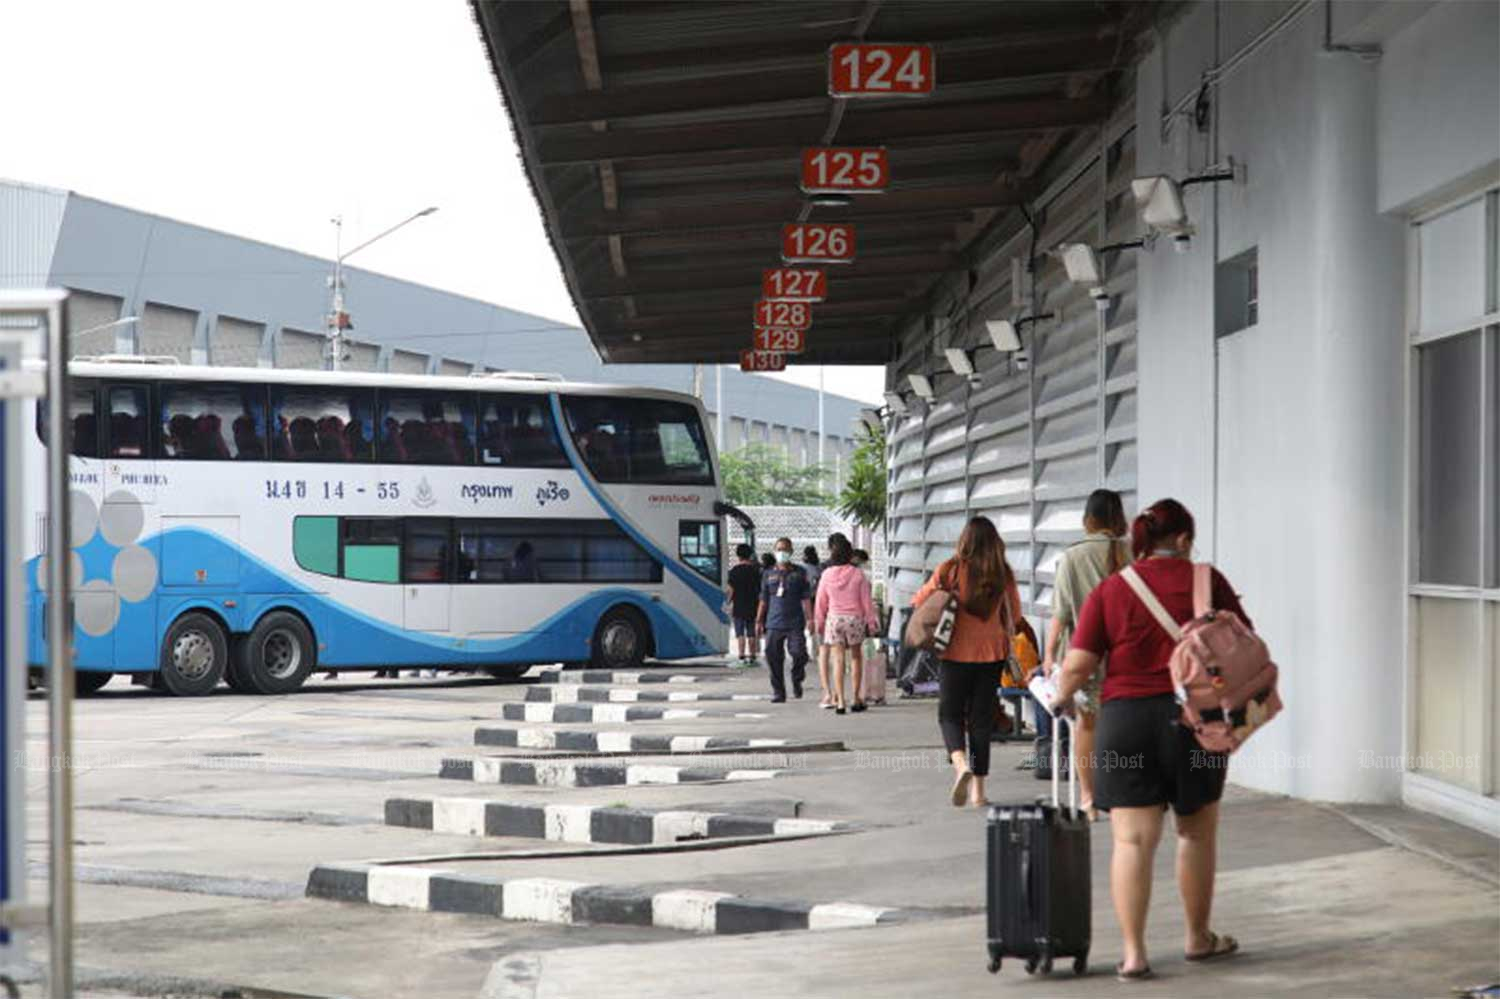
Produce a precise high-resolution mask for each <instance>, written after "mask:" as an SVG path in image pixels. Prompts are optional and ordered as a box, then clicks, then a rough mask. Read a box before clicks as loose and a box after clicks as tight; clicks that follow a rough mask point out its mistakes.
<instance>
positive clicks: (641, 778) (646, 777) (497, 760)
mask: <svg viewBox="0 0 1500 999" xmlns="http://www.w3.org/2000/svg"><path fill="white" fill-rule="evenodd" d="M784 773H787V771H784V770H757V769H746V768H741V769H730V768H728V767H682V766H670V765H665V764H648V763H623V764H622V763H573V762H569V761H563V760H513V759H507V758H505V757H501V756H472V757H461V758H454V757H449V758H446V759H444V760H443V764H442V769H441V770H440V771H439V772H438V776H439V777H442V778H445V779H447V780H467V781H473V782H474V783H476V784H520V785H525V786H528V787H608V786H612V785H619V784H629V785H635V784H691V783H698V782H703V781H741V780H770V779H771V778H773V777H779V776H781V775H782V774H784Z"/></svg>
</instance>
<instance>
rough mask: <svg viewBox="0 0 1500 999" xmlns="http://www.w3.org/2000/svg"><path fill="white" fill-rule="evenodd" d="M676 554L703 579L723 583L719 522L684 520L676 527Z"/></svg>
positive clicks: (718, 583) (716, 583)
mask: <svg viewBox="0 0 1500 999" xmlns="http://www.w3.org/2000/svg"><path fill="white" fill-rule="evenodd" d="M677 554H678V555H679V556H680V557H681V558H682V560H683V561H684V562H686V563H687V564H688V565H690V566H692V567H693V569H694V570H696V571H697V573H698V574H699V575H700V576H702V577H703V578H704V579H707V580H709V581H710V582H712V583H714V584H715V585H722V584H723V582H724V579H723V575H722V566H721V565H720V564H719V522H718V521H716V520H684V521H682V522H681V523H679V524H678V525H677Z"/></svg>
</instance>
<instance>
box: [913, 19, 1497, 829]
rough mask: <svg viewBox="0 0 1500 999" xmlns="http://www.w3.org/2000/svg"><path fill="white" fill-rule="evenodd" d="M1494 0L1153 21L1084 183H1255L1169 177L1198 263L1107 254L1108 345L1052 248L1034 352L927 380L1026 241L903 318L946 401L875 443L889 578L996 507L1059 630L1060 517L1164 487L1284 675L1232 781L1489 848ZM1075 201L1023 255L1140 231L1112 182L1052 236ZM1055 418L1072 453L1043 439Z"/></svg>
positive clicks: (989, 359) (1160, 248)
mask: <svg viewBox="0 0 1500 999" xmlns="http://www.w3.org/2000/svg"><path fill="white" fill-rule="evenodd" d="M1497 10H1500V8H1497V6H1496V5H1494V4H1487V3H1483V4H1481V3H1417V4H1407V3H1351V4H1334V5H1333V7H1332V11H1333V14H1332V24H1331V25H1326V24H1325V13H1326V7H1325V5H1323V4H1296V3H1231V2H1220V3H1213V2H1206V3H1201V4H1193V5H1188V6H1187V7H1186V8H1185V12H1184V13H1183V15H1182V16H1181V17H1179V18H1178V19H1176V20H1175V21H1173V22H1171V23H1170V24H1168V25H1165V26H1164V27H1163V28H1162V30H1161V31H1160V32H1158V33H1157V35H1156V37H1154V38H1152V39H1149V45H1150V50H1149V51H1148V53H1147V54H1146V56H1145V57H1144V60H1143V61H1142V62H1141V63H1140V64H1139V65H1138V66H1137V67H1136V78H1135V83H1134V107H1133V109H1132V110H1131V111H1129V114H1130V116H1131V124H1132V125H1133V127H1132V128H1129V129H1128V130H1126V131H1121V129H1120V125H1119V123H1118V122H1116V123H1114V124H1112V125H1111V126H1109V127H1108V128H1106V129H1105V130H1104V133H1105V134H1104V136H1103V140H1102V141H1103V142H1104V144H1105V145H1106V147H1107V148H1109V149H1110V150H1111V152H1110V153H1109V154H1107V155H1106V156H1105V157H1104V161H1105V163H1106V167H1105V173H1106V177H1105V179H1104V180H1102V181H1101V180H1100V178H1099V176H1098V174H1097V173H1095V174H1093V175H1092V178H1093V179H1092V181H1091V184H1092V187H1093V189H1095V190H1098V189H1099V187H1100V185H1101V183H1102V184H1103V185H1104V190H1105V191H1106V192H1108V191H1113V190H1117V188H1116V187H1115V185H1116V184H1117V183H1119V184H1125V185H1128V181H1129V178H1130V177H1131V176H1133V175H1134V176H1141V175H1152V174H1159V173H1164V174H1168V175H1171V176H1173V177H1177V178H1182V177H1185V176H1189V175H1192V174H1195V173H1198V172H1202V171H1203V170H1205V168H1207V167H1208V166H1209V165H1211V164H1214V163H1216V162H1221V161H1223V160H1225V159H1226V158H1228V157H1233V159H1234V160H1235V161H1236V163H1239V164H1243V166H1244V169H1245V178H1244V182H1243V183H1235V184H1228V183H1226V184H1218V185H1200V186H1194V187H1190V188H1189V189H1188V190H1187V192H1186V201H1187V207H1188V211H1189V214H1190V216H1191V218H1192V220H1193V222H1194V223H1195V225H1196V226H1197V233H1196V236H1195V238H1194V239H1193V242H1192V245H1191V247H1190V249H1189V251H1188V252H1187V253H1185V254H1176V253H1173V252H1172V250H1171V249H1170V248H1169V247H1168V246H1167V245H1165V244H1164V243H1163V244H1158V245H1157V247H1156V248H1155V250H1154V252H1151V253H1144V252H1140V251H1127V252H1125V253H1122V254H1119V255H1116V256H1114V257H1113V258H1112V259H1108V265H1109V277H1110V284H1111V291H1112V295H1113V301H1114V304H1113V305H1112V308H1111V311H1110V313H1109V314H1108V317H1107V320H1106V323H1105V331H1106V332H1105V338H1106V342H1105V343H1104V344H1103V346H1102V352H1103V360H1102V362H1095V361H1094V360H1093V359H1092V358H1091V357H1089V356H1087V351H1086V350H1084V349H1083V347H1082V346H1081V345H1080V344H1081V341H1080V342H1075V341H1074V340H1073V338H1074V337H1081V336H1082V334H1080V333H1077V332H1073V331H1074V330H1075V329H1077V328H1079V327H1076V326H1075V323H1077V322H1079V321H1080V320H1078V318H1077V316H1076V312H1077V311H1078V309H1077V306H1074V307H1073V309H1072V310H1070V308H1069V305H1068V300H1067V296H1069V295H1076V294H1078V292H1077V291H1076V290H1069V289H1068V288H1067V287H1066V286H1065V285H1063V283H1062V277H1063V276H1062V272H1061V268H1060V266H1059V265H1058V264H1057V263H1056V262H1055V261H1052V260H1046V261H1044V262H1043V263H1041V265H1040V268H1039V275H1038V276H1039V282H1038V288H1039V296H1040V298H1041V299H1042V301H1041V307H1040V308H1039V309H1038V310H1037V311H1043V312H1045V311H1052V310H1054V307H1055V306H1058V305H1061V311H1062V317H1061V321H1060V322H1059V321H1056V320H1052V321H1048V322H1047V323H1043V324H1041V325H1039V326H1037V327H1036V328H1035V329H1034V330H1033V331H1032V333H1033V335H1034V337H1035V343H1034V345H1033V355H1034V363H1033V367H1032V371H1031V372H1030V373H1027V374H1018V373H1015V372H1013V371H1010V370H1009V369H1007V368H1006V367H1005V365H1006V364H1007V362H1006V361H1005V360H1004V359H1003V358H1002V356H1001V355H998V354H996V353H994V352H992V351H981V354H980V358H981V360H980V364H979V367H980V368H981V369H986V370H984V372H983V377H982V381H981V384H980V385H979V386H978V387H977V388H976V387H971V386H969V385H968V384H967V382H966V380H964V379H962V378H959V377H958V376H956V375H952V374H943V372H945V371H946V370H947V368H946V365H945V364H944V362H943V360H942V354H941V351H940V348H941V347H942V346H947V345H950V344H952V343H958V342H961V343H964V344H966V345H974V344H978V343H983V342H984V333H983V330H982V327H981V326H979V325H976V322H975V320H979V319H982V318H984V317H986V316H1001V315H1014V314H1015V312H1016V310H1013V309H1012V308H1011V307H1010V298H1009V295H1008V292H1007V293H1002V294H999V295H998V296H994V295H993V294H992V293H993V292H994V290H995V289H996V288H997V287H999V286H1001V285H1004V284H1005V282H1006V280H1007V274H1008V268H1009V259H1008V258H1009V257H1011V256H1015V255H1018V254H1022V253H1023V252H1024V251H1023V249H1021V248H1022V247H1023V243H1022V242H1021V240H1022V237H1023V235H1024V233H1022V232H1018V233H1015V234H1014V236H1013V238H1012V239H1011V242H1010V244H1009V245H1008V246H1001V247H997V248H995V249H994V250H993V252H991V253H990V254H989V255H988V256H987V257H985V258H984V259H982V260H981V261H980V264H979V268H978V273H979V279H978V282H977V283H976V284H975V285H974V288H973V290H972V291H969V290H968V289H967V285H966V282H965V281H964V280H963V279H962V278H960V279H957V280H956V282H955V283H956V285H957V287H956V288H955V291H954V294H953V296H952V304H951V305H950V304H948V303H939V305H938V306H937V307H936V308H934V309H933V310H932V313H933V315H934V317H935V318H934V319H933V320H931V322H930V324H929V326H928V327H927V328H924V329H914V330H910V331H908V332H907V336H906V337H905V338H904V340H903V351H902V356H901V359H900V360H899V361H898V362H897V363H896V364H894V365H893V366H892V367H891V369H890V379H889V384H890V386H891V387H892V388H899V389H901V390H903V391H909V390H908V389H907V385H906V384H905V375H906V373H907V372H908V371H922V372H925V373H927V374H929V375H933V374H934V373H935V374H936V378H935V381H936V384H937V388H938V398H937V400H936V401H935V402H934V404H933V405H931V406H930V407H918V408H919V409H922V410H923V412H921V413H920V414H915V415H912V416H908V417H907V418H905V419H902V420H898V422H897V429H896V431H895V433H894V435H893V443H892V458H893V472H892V476H893V501H892V510H891V514H892V524H893V538H894V539H895V540H896V542H897V546H896V549H895V551H894V553H893V555H894V565H895V569H894V570H893V571H894V573H895V576H896V580H897V590H898V591H903V590H904V591H906V592H909V591H910V590H911V589H912V588H914V587H915V585H916V584H917V583H918V581H919V580H920V579H921V577H922V575H923V573H925V572H926V571H928V570H929V569H930V568H931V567H932V565H934V564H935V563H936V562H937V561H938V560H939V559H941V558H942V557H944V556H946V555H947V554H948V552H949V551H950V550H951V545H952V539H953V538H954V537H955V535H956V530H957V528H958V527H959V526H960V525H961V522H962V519H963V517H964V516H966V515H968V514H972V513H986V514H989V515H990V516H992V517H994V518H995V519H996V521H997V523H998V524H999V525H1000V526H1001V528H1002V531H1003V532H1004V535H1005V537H1006V540H1007V544H1008V545H1009V546H1010V551H1011V554H1012V560H1013V562H1014V563H1015V564H1016V566H1017V568H1018V570H1020V574H1021V576H1022V579H1023V582H1024V583H1025V584H1027V585H1028V586H1029V593H1028V595H1029V597H1030V601H1031V611H1032V612H1033V613H1034V614H1036V615H1037V616H1038V617H1043V616H1045V613H1046V610H1047V604H1048V603H1049V600H1050V575H1049V569H1050V566H1051V565H1052V564H1053V563H1054V562H1055V557H1056V551H1057V545H1058V544H1060V543H1065V542H1066V541H1067V540H1068V539H1069V537H1070V536H1069V535H1061V534H1054V533H1053V532H1054V531H1055V530H1060V529H1064V528H1070V529H1074V530H1076V528H1077V526H1078V518H1077V507H1076V504H1077V503H1078V502H1079V499H1078V497H1080V496H1081V494H1082V492H1084V491H1086V490H1085V486H1087V487H1089V488H1092V487H1093V486H1094V485H1097V484H1107V485H1110V486H1112V487H1113V488H1117V489H1120V490H1121V491H1122V492H1125V493H1126V502H1127V508H1128V511H1129V512H1130V513H1132V514H1134V512H1135V511H1136V510H1137V509H1138V507H1139V506H1140V505H1142V504H1143V503H1148V502H1150V501H1153V500H1155V499H1158V498H1161V497H1163V496H1175V497H1176V498H1178V499H1180V500H1182V501H1183V502H1184V503H1186V504H1187V505H1188V507H1189V508H1190V509H1192V510H1193V512H1194V513H1195V515H1196V517H1197V522H1198V538H1197V556H1198V557H1199V558H1203V559H1212V560H1213V561H1214V562H1215V563H1216V564H1218V565H1219V566H1220V567H1221V568H1222V569H1223V570H1224V572H1225V573H1226V575H1227V576H1228V577H1229V579H1230V580H1231V581H1232V582H1233V583H1234V585H1235V586H1236V588H1237V589H1238V590H1239V591H1240V592H1241V594H1242V595H1243V598H1244V602H1245V606H1246V608H1247V610H1248V612H1249V613H1250V614H1251V615H1252V616H1253V618H1254V620H1255V624H1256V626H1257V629H1258V630H1259V631H1260V632H1261V633H1262V634H1263V635H1264V636H1265V638H1266V639H1267V641H1268V642H1269V644H1270V647H1271V649H1272V651H1273V654H1274V655H1275V656H1276V658H1277V660H1278V662H1279V664H1280V665H1281V668H1282V677H1283V680H1282V683H1283V696H1284V698H1285V700H1286V704H1287V708H1286V711H1285V713H1284V715H1283V716H1282V717H1281V718H1279V719H1278V720H1277V721H1276V722H1275V723H1273V724H1272V725H1271V726H1269V727H1268V728H1267V729H1266V730H1265V731H1264V732H1262V733H1260V734H1258V735H1257V736H1256V737H1255V739H1254V740H1253V741H1252V742H1251V743H1250V745H1249V746H1247V747H1246V749H1245V750H1243V751H1242V752H1241V753H1240V754H1238V755H1237V756H1236V757H1235V758H1234V761H1233V764H1232V766H1231V769H1230V775H1231V779H1232V780H1234V781H1236V782H1238V783H1241V784H1245V785H1248V786H1251V787H1255V788H1260V789H1264V790H1268V791H1273V792H1282V793H1289V794H1294V795H1297V796H1299V797H1306V798H1313V799H1327V800H1335V801H1369V802H1390V801H1398V800H1404V801H1406V802H1408V803H1410V804H1413V805H1415V806H1418V807H1421V808H1424V809H1428V810H1433V811H1437V812H1439V813H1441V814H1444V815H1447V816H1449V817H1451V818H1454V819H1456V820H1459V821H1462V822H1465V823H1468V824H1470V825H1473V826H1476V827H1478V828H1482V829H1486V830H1488V831H1490V832H1492V833H1496V834H1500V801H1497V797H1496V793H1497V789H1500V731H1497V724H1500V723H1497V719H1500V489H1497V477H1500V416H1497V411H1500V115H1497V114H1496V108H1500V73H1497V71H1496V68H1495V67H1496V66H1497V65H1500V18H1497ZM1330 27H1331V33H1330V32H1329V28H1330ZM1330 40H1331V41H1332V43H1333V45H1334V46H1339V45H1378V46H1379V47H1380V55H1379V56H1378V57H1376V58H1362V57H1361V56H1360V55H1357V54H1354V53H1351V52H1349V51H1338V50H1332V51H1330V50H1329V49H1328V48H1327V47H1326V43H1327V42H1328V41H1330ZM1205 86H1206V88H1207V94H1206V96H1207V108H1208V118H1207V121H1206V122H1205V127H1204V128H1202V129H1201V130H1200V129H1199V128H1198V127H1197V126H1196V124H1195V122H1194V121H1193V120H1192V111H1193V109H1194V107H1195V105H1196V103H1197V97H1198V93H1199V91H1200V88H1203V87H1205ZM1164 111H1165V112H1166V113H1165V114H1164ZM1122 140H1124V141H1123V142H1122ZM1099 144H1100V139H1098V138H1096V139H1095V141H1094V143H1093V147H1094V148H1088V147H1087V146H1085V148H1081V149H1077V150H1070V151H1067V153H1066V155H1065V157H1064V161H1065V163H1066V164H1067V167H1066V168H1065V169H1064V170H1063V176H1064V177H1065V178H1066V177H1067V176H1068V175H1069V173H1070V172H1072V173H1076V172H1078V171H1084V172H1087V171H1090V170H1097V163H1098V152H1097V147H1098V146H1099ZM1115 150H1117V151H1115ZM1112 157H1113V159H1112ZM1116 170H1118V173H1116ZM1086 186H1087V185H1086ZM1067 199H1068V194H1067V193H1066V189H1065V190H1064V191H1062V192H1059V191H1058V190H1056V185H1054V190H1052V191H1049V193H1048V197H1047V198H1046V199H1044V200H1042V201H1041V202H1039V203H1038V204H1037V205H1035V206H1034V208H1036V209H1038V210H1039V211H1040V212H1041V219H1042V227H1043V235H1042V238H1041V239H1040V240H1039V242H1038V246H1039V248H1040V249H1041V250H1047V249H1049V248H1051V247H1053V246H1055V245H1056V244H1057V243H1058V242H1059V241H1061V240H1062V239H1064V238H1067V239H1070V240H1071V239H1073V238H1087V239H1088V241H1089V242H1092V243H1094V244H1095V245H1099V244H1101V243H1106V242H1110V241H1113V240H1115V239H1117V238H1121V237H1122V236H1124V237H1128V236H1133V235H1136V234H1138V232H1139V226H1138V223H1137V222H1136V220H1135V218H1134V212H1133V210H1132V209H1131V207H1130V205H1129V204H1128V197H1127V199H1126V200H1125V201H1122V202H1121V208H1120V213H1119V214H1118V215H1116V214H1115V213H1114V209H1113V208H1111V207H1110V203H1109V201H1108V200H1107V199H1108V195H1107V194H1106V195H1105V199H1106V200H1105V201H1104V207H1103V208H1102V209H1101V208H1095V209H1094V212H1095V223H1094V224H1095V226H1096V228H1095V229H1094V230H1093V233H1092V235H1090V236H1087V237H1084V236H1083V235H1082V230H1079V234H1078V235H1077V236H1074V235H1072V234H1070V233H1068V232H1064V231H1060V230H1059V227H1058V225H1057V221H1056V220H1057V219H1058V218H1059V217H1060V216H1061V215H1062V214H1063V213H1062V212H1061V211H1060V208H1059V206H1060V205H1062V204H1063V203H1065V202H1066V201H1067ZM1063 228H1065V227H1063ZM948 315H951V316H953V317H956V318H957V321H956V322H945V321H944V319H943V317H945V316H948ZM969 317H972V318H969ZM1127 331H1128V333H1127ZM1058 348H1061V354H1067V353H1068V352H1069V351H1071V350H1077V351H1078V354H1077V357H1076V360H1073V361H1071V362H1061V361H1057V360H1056V359H1057V358H1058V357H1059V356H1060V353H1059V349H1058ZM1096 349H1101V348H1097V347H1096ZM1137 359H1138V365H1137ZM996 365H999V367H998V368H996V367H995V366H996ZM1054 365H1055V366H1054ZM1101 370H1102V372H1103V374H1102V375H1101V374H1100V371H1101ZM1120 379H1128V381H1123V380H1120ZM1101 383H1102V385H1103V392H1102V393H1101V391H1100V384H1101ZM1053 384H1057V385H1058V386H1059V388H1062V387H1063V386H1066V391H1064V392H1063V393H1062V395H1061V396H1058V395H1056V394H1054V393H1053V391H1052V390H1051V386H1052V385H1053ZM1127 384H1128V385H1129V387H1130V390H1129V391H1118V392H1113V391H1112V390H1111V389H1112V387H1113V388H1116V389H1122V390H1123V389H1124V388H1125V386H1126V385H1127ZM1071 392H1083V393H1085V394H1084V395H1079V396H1077V397H1076V402H1070V401H1068V400H1069V393H1071ZM1101 395H1102V400H1101ZM1069 406H1076V408H1074V409H1067V408H1062V407H1069ZM1070 420H1072V421H1076V422H1075V424H1074V426H1073V429H1072V431H1071V432H1068V433H1065V434H1063V435H1062V439H1063V440H1064V441H1070V442H1071V443H1069V444H1067V445H1066V447H1067V448H1078V449H1079V450H1077V451H1075V452H1074V457H1072V458H1070V457H1069V456H1067V455H1062V454H1058V453H1057V452H1055V451H1053V450H1051V448H1050V445H1051V444H1052V442H1053V441H1054V440H1055V439H1056V436H1055V435H1054V434H1053V433H1052V428H1053V427H1057V426H1064V425H1067V423H1068V421H1070ZM1085 443H1088V444H1091V445H1092V446H1093V447H1094V448H1096V449H1098V456H1096V457H1095V458H1094V463H1093V464H1092V466H1088V465H1086V464H1085V463H1083V462H1082V461H1079V460H1078V457H1077V456H1079V455H1083V454H1085V453H1086V451H1085V450H1083V449H1084V447H1085ZM1062 470H1067V471H1066V473H1065V474H1063V475H1059V474H1058V473H1059V472H1060V471H1062ZM1062 482H1067V483H1068V484H1067V485H1066V486H1063V485H1061V483H1062ZM1060 492H1061V494H1060ZM1023 592H1028V591H1026V590H1023ZM899 598H900V597H899V592H898V599H899Z"/></svg>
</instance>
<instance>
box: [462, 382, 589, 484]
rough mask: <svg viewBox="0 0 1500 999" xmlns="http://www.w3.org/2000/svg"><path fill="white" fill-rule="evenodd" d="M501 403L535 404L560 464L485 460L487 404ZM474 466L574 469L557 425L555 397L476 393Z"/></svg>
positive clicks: (550, 395)
mask: <svg viewBox="0 0 1500 999" xmlns="http://www.w3.org/2000/svg"><path fill="white" fill-rule="evenodd" d="M498 400H512V401H514V400H526V401H528V402H529V401H531V400H535V404H536V407H537V409H538V410H540V412H541V414H542V420H543V422H544V424H545V429H546V430H547V431H549V432H550V434H551V438H552V445H553V447H554V449H555V450H556V452H557V460H556V464H537V463H535V462H521V463H514V464H504V463H493V462H488V461H485V460H484V447H483V433H484V410H485V406H486V404H487V403H490V402H494V401H498ZM474 464H475V465H476V466H478V467H479V468H547V469H559V468H572V467H573V465H572V462H570V461H569V460H568V450H567V448H566V447H565V446H564V445H563V439H562V430H561V428H559V427H558V425H557V418H556V417H555V416H554V415H553V412H552V394H551V393H543V392H534V393H533V392H485V391H479V392H475V393H474Z"/></svg>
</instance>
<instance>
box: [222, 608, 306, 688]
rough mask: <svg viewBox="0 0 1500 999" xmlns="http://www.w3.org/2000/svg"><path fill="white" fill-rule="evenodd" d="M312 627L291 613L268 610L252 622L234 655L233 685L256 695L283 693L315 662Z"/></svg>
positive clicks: (295, 685)
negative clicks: (236, 653) (264, 614)
mask: <svg viewBox="0 0 1500 999" xmlns="http://www.w3.org/2000/svg"><path fill="white" fill-rule="evenodd" d="M317 650H318V647H317V645H315V644H314V642H313V634H312V630H311V629H309V628H308V627H307V625H306V624H305V623H304V622H303V620H302V619H301V618H300V617H298V616H297V615H295V614H288V613H286V612H285V611H272V612H271V613H270V614H267V615H266V616H265V617H263V618H261V619H260V620H259V621H257V622H256V623H255V627H254V628H253V629H251V631H250V634H249V635H247V636H245V640H244V641H243V642H241V643H240V646H239V649H238V650H237V651H238V655H237V656H236V657H235V662H234V671H235V679H234V686H235V687H236V688H237V689H240V690H244V691H249V692H253V693H257V694H287V693H290V692H292V691H294V690H296V689H297V688H298V687H300V686H302V684H303V681H305V680H306V679H307V677H308V675H309V674H310V673H312V671H313V669H314V668H315V667H316V666H317V665H318V651H317Z"/></svg>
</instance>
